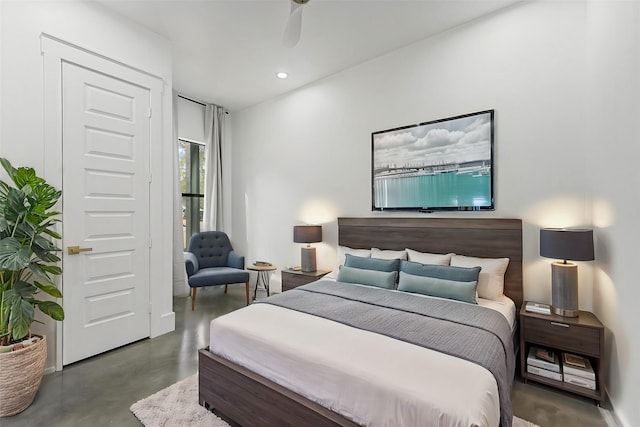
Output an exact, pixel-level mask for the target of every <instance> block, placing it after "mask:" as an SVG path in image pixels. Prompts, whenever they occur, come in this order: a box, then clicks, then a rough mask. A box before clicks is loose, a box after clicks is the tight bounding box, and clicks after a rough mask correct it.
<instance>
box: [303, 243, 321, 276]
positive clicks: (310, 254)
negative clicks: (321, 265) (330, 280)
mask: <svg viewBox="0 0 640 427" xmlns="http://www.w3.org/2000/svg"><path fill="white" fill-rule="evenodd" d="M316 270H317V268H316V248H311V247H307V248H302V271H304V272H305V273H310V272H312V271H316Z"/></svg>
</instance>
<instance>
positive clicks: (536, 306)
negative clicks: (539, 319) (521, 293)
mask: <svg viewBox="0 0 640 427" xmlns="http://www.w3.org/2000/svg"><path fill="white" fill-rule="evenodd" d="M524 309H525V310H526V311H530V312H531V313H538V314H551V307H550V306H549V304H543V303H541V302H533V301H527V304H526V305H525V307H524Z"/></svg>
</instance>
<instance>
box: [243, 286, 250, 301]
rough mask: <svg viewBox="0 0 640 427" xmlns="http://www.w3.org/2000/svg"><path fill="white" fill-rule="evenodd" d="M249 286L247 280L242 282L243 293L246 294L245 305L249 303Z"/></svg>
mask: <svg viewBox="0 0 640 427" xmlns="http://www.w3.org/2000/svg"><path fill="white" fill-rule="evenodd" d="M249 288H250V285H249V282H247V283H245V284H244V289H245V293H246V295H247V305H249V302H250V301H249Z"/></svg>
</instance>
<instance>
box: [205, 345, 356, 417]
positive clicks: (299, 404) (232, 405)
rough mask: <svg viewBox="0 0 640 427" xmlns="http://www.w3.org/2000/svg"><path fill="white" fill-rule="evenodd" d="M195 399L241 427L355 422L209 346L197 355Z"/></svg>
mask: <svg viewBox="0 0 640 427" xmlns="http://www.w3.org/2000/svg"><path fill="white" fill-rule="evenodd" d="M198 367H199V376H198V402H199V403H200V405H202V406H204V407H207V408H208V409H215V410H216V411H217V412H220V414H221V415H222V416H224V417H228V418H229V419H231V420H233V421H234V422H236V423H238V424H240V425H241V426H243V427H249V426H262V427H264V426H278V427H285V426H291V427H299V426H309V427H316V426H317V427H324V426H327V427H328V426H334V427H335V426H350V427H355V426H357V424H355V423H354V422H352V421H350V420H348V419H346V418H344V417H342V416H340V415H339V414H336V413H335V412H332V411H330V410H329V409H327V408H325V407H323V406H320V405H319V404H317V403H315V402H312V401H311V400H309V399H307V398H305V397H303V396H300V395H299V394H297V393H294V392H292V391H290V390H288V389H286V388H284V387H282V386H280V385H278V384H276V383H274V382H273V381H270V380H268V379H266V378H264V377H262V376H260V375H258V374H256V373H254V372H252V371H250V370H248V369H246V368H243V367H241V366H238V365H236V364H234V363H232V362H230V361H228V360H226V359H223V358H221V357H219V356H217V355H215V354H213V353H211V352H210V351H209V350H208V349H201V350H200V351H199V354H198Z"/></svg>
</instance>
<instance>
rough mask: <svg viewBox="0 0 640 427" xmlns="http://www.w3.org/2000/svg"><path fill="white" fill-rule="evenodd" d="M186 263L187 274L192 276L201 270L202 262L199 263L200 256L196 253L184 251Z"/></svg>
mask: <svg viewBox="0 0 640 427" xmlns="http://www.w3.org/2000/svg"><path fill="white" fill-rule="evenodd" d="M184 264H185V267H186V268H187V276H191V275H193V274H194V273H196V272H197V271H198V270H200V264H199V263H198V258H196V256H195V254H193V253H191V252H185V253H184Z"/></svg>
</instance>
